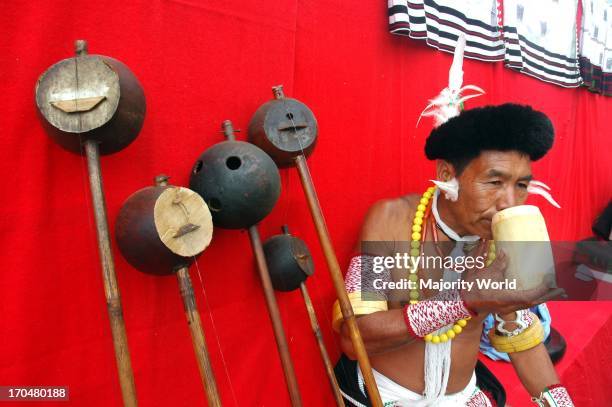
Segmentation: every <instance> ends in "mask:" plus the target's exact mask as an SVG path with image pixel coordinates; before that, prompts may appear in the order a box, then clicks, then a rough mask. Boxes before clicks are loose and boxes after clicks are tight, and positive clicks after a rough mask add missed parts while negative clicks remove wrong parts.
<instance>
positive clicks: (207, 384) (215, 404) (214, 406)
mask: <svg viewBox="0 0 612 407" xmlns="http://www.w3.org/2000/svg"><path fill="white" fill-rule="evenodd" d="M176 278H177V279H178V284H179V289H180V291H181V297H182V298H183V305H184V307H185V316H186V317H187V324H188V325H189V331H190V332H191V342H192V343H193V350H194V351H195V354H196V360H197V361H198V368H199V369H200V378H201V379H202V384H203V385H204V390H205V392H206V397H207V398H208V405H209V406H210V407H220V406H221V398H220V397H219V391H218V390H217V382H216V381H215V375H214V372H213V370H212V366H211V365H210V358H209V357H208V349H207V348H206V339H205V338H204V330H203V329H202V321H201V320H200V312H199V311H198V307H197V305H196V301H195V295H194V294H193V285H192V284H191V278H189V269H188V268H187V266H184V267H181V268H180V269H178V271H177V272H176Z"/></svg>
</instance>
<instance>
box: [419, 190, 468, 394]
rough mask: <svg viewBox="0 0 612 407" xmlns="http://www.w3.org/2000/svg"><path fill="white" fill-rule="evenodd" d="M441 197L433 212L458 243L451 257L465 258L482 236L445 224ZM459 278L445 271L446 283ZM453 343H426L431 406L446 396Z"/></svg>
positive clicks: (458, 275)
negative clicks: (459, 231)
mask: <svg viewBox="0 0 612 407" xmlns="http://www.w3.org/2000/svg"><path fill="white" fill-rule="evenodd" d="M439 196H440V191H439V190H438V189H436V192H435V193H434V196H433V202H432V205H431V212H432V214H433V216H434V218H435V220H436V222H437V223H438V225H439V226H440V227H441V228H442V230H443V231H444V233H446V234H447V235H448V236H449V237H451V238H452V239H453V240H456V241H457V243H456V244H455V247H454V248H453V250H452V251H451V253H450V256H451V257H453V258H456V257H459V256H464V255H465V254H464V252H463V245H464V244H465V242H473V241H476V240H478V239H480V236H459V235H458V234H457V233H456V232H455V231H454V230H452V229H451V228H450V227H449V226H448V225H447V224H446V223H444V222H443V221H442V219H441V218H440V214H439V213H438V205H437V204H438V197H439ZM434 227H435V226H434ZM459 278H460V274H459V273H457V272H455V271H454V270H444V276H443V279H444V281H448V282H450V281H456V280H458V279H459ZM452 326H453V324H450V325H447V326H445V327H444V328H442V329H439V330H438V331H436V334H441V333H443V332H446V331H448V330H449V329H450V328H451V327H452ZM452 342H453V341H447V342H444V343H432V342H426V343H425V362H424V369H425V397H426V400H427V401H428V402H430V403H431V404H429V405H438V404H436V403H438V402H439V401H440V400H442V399H443V398H444V395H445V394H446V387H447V386H448V378H449V376H450V366H451V344H452Z"/></svg>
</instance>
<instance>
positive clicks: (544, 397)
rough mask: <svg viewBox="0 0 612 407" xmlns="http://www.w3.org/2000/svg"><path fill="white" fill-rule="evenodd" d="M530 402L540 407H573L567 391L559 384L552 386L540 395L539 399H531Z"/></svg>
mask: <svg viewBox="0 0 612 407" xmlns="http://www.w3.org/2000/svg"><path fill="white" fill-rule="evenodd" d="M531 401H533V402H534V403H536V405H538V406H540V407H574V403H573V402H572V398H571V397H570V395H569V393H568V392H567V389H566V388H565V387H563V386H562V385H560V384H553V385H552V386H548V387H546V388H545V389H544V391H543V392H542V393H540V397H539V398H536V397H532V398H531Z"/></svg>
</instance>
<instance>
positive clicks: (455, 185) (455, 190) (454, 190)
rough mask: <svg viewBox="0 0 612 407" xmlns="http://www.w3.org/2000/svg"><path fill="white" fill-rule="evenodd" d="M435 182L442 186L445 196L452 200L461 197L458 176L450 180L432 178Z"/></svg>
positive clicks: (439, 186)
mask: <svg viewBox="0 0 612 407" xmlns="http://www.w3.org/2000/svg"><path fill="white" fill-rule="evenodd" d="M430 181H431V182H433V183H434V184H436V185H437V186H438V188H440V190H441V191H442V192H444V197H445V198H446V199H448V200H450V201H452V202H455V201H456V200H457V199H458V198H459V181H457V178H453V179H451V180H450V181H447V182H444V181H438V180H434V179H432V180H430Z"/></svg>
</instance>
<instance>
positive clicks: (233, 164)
mask: <svg viewBox="0 0 612 407" xmlns="http://www.w3.org/2000/svg"><path fill="white" fill-rule="evenodd" d="M241 164H242V161H240V158H238V157H236V156H234V155H233V156H231V157H228V158H227V160H225V165H227V168H229V169H230V170H237V169H238V168H240V165H241Z"/></svg>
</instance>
